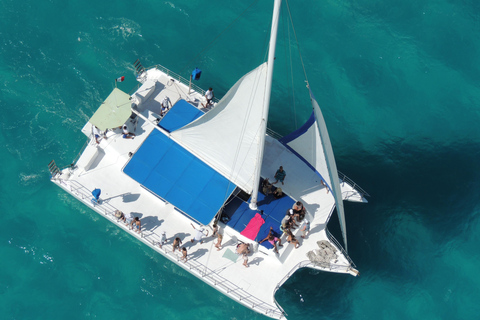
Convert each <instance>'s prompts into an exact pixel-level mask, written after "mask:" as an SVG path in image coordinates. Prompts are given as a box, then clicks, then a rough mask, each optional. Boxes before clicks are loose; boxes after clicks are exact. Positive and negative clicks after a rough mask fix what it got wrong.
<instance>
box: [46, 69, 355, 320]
mask: <svg viewBox="0 0 480 320" xmlns="http://www.w3.org/2000/svg"><path fill="white" fill-rule="evenodd" d="M152 79H154V81H158V82H159V83H158V84H156V85H154V87H153V89H152V90H151V91H150V92H149V93H147V94H145V95H149V96H148V97H146V98H145V97H144V96H145V95H144V96H142V97H140V98H139V100H142V99H143V101H140V103H139V105H138V112H139V114H140V116H139V117H137V120H133V119H131V120H129V123H127V125H128V127H129V130H130V131H132V132H133V131H134V132H135V134H136V137H135V138H134V139H124V138H122V132H121V130H120V129H116V130H112V131H109V132H108V133H107V139H102V140H101V141H100V143H99V144H98V145H97V144H96V143H95V140H94V139H93V140H91V141H90V143H89V144H88V145H87V147H86V149H85V151H84V152H83V154H82V156H81V157H80V159H79V160H78V162H77V166H76V167H75V168H70V169H65V170H64V171H63V174H62V175H60V176H57V177H55V178H54V179H53V182H55V183H56V184H58V185H59V186H61V187H62V188H63V189H64V190H66V191H67V192H68V193H70V194H72V195H73V196H75V197H76V198H77V199H79V200H80V201H82V202H83V203H84V204H86V205H87V206H89V207H91V208H92V209H94V210H96V211H97V212H98V213H99V214H101V215H102V216H104V217H105V218H107V219H108V220H110V221H111V222H112V223H115V224H116V225H117V226H118V227H119V228H121V229H123V230H125V231H126V232H128V233H130V234H131V235H132V236H134V237H136V238H138V239H139V240H140V241H142V242H144V243H145V244H147V245H149V246H150V247H151V248H153V249H154V250H156V251H157V252H159V253H160V254H162V255H163V256H165V257H166V258H168V259H170V260H171V261H173V262H175V263H177V264H178V265H179V266H181V267H182V268H184V269H186V270H187V271H189V272H191V273H192V274H193V275H195V276H196V277H198V278H200V279H201V280H203V281H205V282H206V283H208V284H210V285H211V286H212V287H214V288H216V289H217V290H219V291H221V292H222V293H224V294H225V295H227V296H229V297H230V298H232V299H234V300H236V301H237V302H239V303H241V304H243V305H245V306H246V307H248V308H251V309H253V310H255V311H257V312H260V313H263V314H265V315H267V316H269V317H273V318H282V317H283V315H282V310H281V308H279V307H277V305H276V302H275V299H274V294H275V292H276V290H277V289H278V287H279V286H280V285H281V284H283V282H284V281H286V279H288V277H289V276H290V275H291V274H292V273H293V272H294V271H295V270H297V269H298V268H299V267H304V266H308V267H314V268H317V269H320V270H324V271H332V272H342V273H352V272H351V269H350V262H349V261H348V258H347V257H346V256H344V255H343V254H342V253H341V249H340V248H338V247H337V249H338V253H337V258H336V260H335V261H330V263H328V264H327V265H318V264H313V263H312V262H310V260H309V259H308V258H307V253H308V252H309V251H311V250H314V249H318V245H317V242H318V241H321V240H327V241H329V238H328V237H327V233H326V224H327V222H328V219H329V218H330V216H331V214H332V212H333V208H334V199H333V197H332V196H331V194H329V193H327V190H326V189H325V188H324V187H323V186H322V184H321V182H320V178H319V177H318V176H317V175H316V174H313V173H312V171H311V169H310V168H308V167H307V165H305V164H304V163H303V162H302V161H301V160H300V159H298V158H297V157H296V156H295V155H294V154H293V153H291V152H290V151H289V150H287V149H286V148H285V147H284V146H283V145H281V144H280V143H279V142H278V141H277V140H275V139H273V138H271V137H269V136H267V139H266V142H265V154H264V160H263V166H262V171H261V172H262V176H263V177H268V178H270V179H271V180H272V179H273V175H274V173H275V171H276V170H277V168H278V167H279V166H283V167H284V168H285V171H286V172H287V177H286V179H285V185H283V186H282V189H283V191H284V192H285V193H287V194H288V195H289V196H290V197H291V198H292V199H294V200H300V201H302V202H303V204H304V206H305V208H306V209H307V211H308V213H309V214H308V216H307V218H308V219H309V220H310V221H311V231H310V234H309V235H308V236H307V238H306V239H302V238H301V237H300V235H301V232H300V228H297V230H295V231H296V232H295V235H296V237H297V239H298V240H299V241H300V244H301V245H300V247H299V248H298V249H295V248H294V247H293V245H291V244H288V243H286V241H284V246H283V247H280V248H279V254H278V255H277V254H275V253H274V252H273V250H271V249H267V248H265V247H263V246H258V245H257V244H256V243H255V242H254V241H251V240H249V239H247V238H245V237H243V236H242V235H240V233H239V232H238V231H236V230H234V229H233V228H230V227H229V226H226V225H224V224H221V227H222V232H223V233H224V238H223V242H222V249H221V250H220V251H217V249H216V248H215V247H214V243H215V242H216V239H214V238H213V237H211V236H209V237H207V238H205V241H204V242H203V243H202V244H201V243H198V242H195V243H191V242H190V241H189V240H190V239H191V238H192V237H193V235H194V233H195V230H194V229H193V228H192V226H191V223H192V220H191V219H189V218H188V217H187V216H185V215H184V214H181V213H179V211H178V210H177V209H176V208H175V207H174V206H173V205H172V204H171V203H169V202H167V201H165V200H164V199H161V198H160V197H158V196H156V195H155V194H153V193H152V192H150V191H149V190H148V189H146V188H144V187H143V186H142V185H141V184H140V183H139V182H137V181H135V180H134V179H132V178H131V177H129V176H128V175H127V174H125V173H124V172H123V169H124V167H125V166H126V165H127V163H128V161H129V160H130V159H131V155H132V154H135V153H136V152H137V150H138V149H139V148H140V147H141V145H142V144H143V142H144V141H145V139H146V138H147V137H148V136H149V134H150V133H151V132H152V130H157V129H158V126H157V125H156V119H157V118H158V112H159V110H160V109H159V105H160V101H162V100H163V98H164V97H165V96H168V97H169V98H170V99H171V100H172V103H175V102H176V101H178V100H179V99H184V100H186V101H190V102H191V103H192V104H193V105H194V106H196V107H199V109H203V108H202V105H201V102H202V96H201V95H200V94H198V93H192V94H189V93H188V87H187V86H185V85H184V84H182V83H179V82H177V81H172V80H171V78H170V77H168V76H166V74H164V73H163V72H160V71H159V70H153V71H152V74H150V75H149V76H148V81H152ZM148 81H147V82H145V83H144V84H143V86H142V87H141V88H140V89H139V91H141V90H144V87H145V86H146V85H147V86H148V85H151V82H148ZM142 88H143V89H142ZM156 110H158V111H156ZM203 111H208V110H206V109H204V110H203ZM82 131H83V132H84V133H86V134H87V135H89V132H90V128H89V124H88V123H87V125H86V126H85V127H84V128H83V129H82ZM163 133H165V132H163ZM163 133H162V134H163ZM165 134H168V133H165ZM299 186H302V188H301V189H300V188H298V187H299ZM95 188H100V189H101V190H102V194H101V196H100V199H101V201H100V204H94V203H92V202H91V198H92V196H91V191H93V190H94V189H95ZM342 192H345V193H346V194H350V195H351V194H352V193H354V189H352V188H351V186H350V185H349V184H347V183H344V184H342ZM360 198H361V197H360ZM117 209H118V210H121V211H122V212H124V213H125V214H128V213H131V214H132V215H133V216H137V217H139V218H140V219H141V222H142V232H141V233H137V232H135V230H131V229H130V227H129V226H126V225H125V224H124V223H123V222H121V221H118V220H117V218H115V216H114V212H115V210H117ZM214 214H215V213H213V214H212V217H213V215H214ZM197 226H198V225H195V227H197ZM207 229H209V235H211V234H212V230H211V227H210V226H207ZM163 231H165V232H166V235H167V238H168V241H167V244H166V245H164V246H163V247H162V248H160V247H159V246H158V242H160V239H161V233H162V232H163ZM175 237H180V238H181V239H182V241H183V246H185V247H186V248H187V251H188V261H187V262H182V261H180V256H181V255H180V253H179V252H175V253H173V252H172V242H173V239H174V238H175ZM282 240H285V238H284V236H283V238H282ZM238 241H244V242H249V243H253V245H254V248H256V250H255V252H253V253H252V254H250V256H249V257H248V259H249V261H248V263H249V268H246V267H245V266H243V265H242V264H243V259H242V257H241V256H238V255H236V254H235V253H234V252H235V249H236V244H237V242H238Z"/></svg>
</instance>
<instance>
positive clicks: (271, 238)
mask: <svg viewBox="0 0 480 320" xmlns="http://www.w3.org/2000/svg"><path fill="white" fill-rule="evenodd" d="M266 240H268V242H270V243H271V244H272V246H273V248H274V249H275V252H276V253H278V248H277V241H278V246H279V247H283V245H282V240H281V239H279V238H277V237H275V235H274V234H273V227H270V231H268V235H267V237H266V238H265V239H263V240H262V241H260V242H259V243H262V242H263V241H266Z"/></svg>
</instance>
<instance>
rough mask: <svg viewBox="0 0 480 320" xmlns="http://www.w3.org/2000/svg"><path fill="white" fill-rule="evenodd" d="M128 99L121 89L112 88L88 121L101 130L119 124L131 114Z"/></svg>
mask: <svg viewBox="0 0 480 320" xmlns="http://www.w3.org/2000/svg"><path fill="white" fill-rule="evenodd" d="M130 99H131V97H130V95H128V94H126V93H125V92H123V91H122V90H120V89H118V88H115V89H113V91H112V92H111V93H110V95H109V96H108V97H107V99H106V100H105V101H104V102H103V103H102V104H101V105H100V107H99V108H98V109H97V111H95V113H94V114H93V116H92V117H91V118H90V120H89V122H90V123H91V124H93V125H94V126H96V127H97V128H98V129H100V130H102V131H104V130H106V129H112V128H116V127H119V126H121V125H122V124H124V123H125V122H126V121H127V120H128V118H129V117H130V116H131V114H132V110H131V104H132V103H131V101H130Z"/></svg>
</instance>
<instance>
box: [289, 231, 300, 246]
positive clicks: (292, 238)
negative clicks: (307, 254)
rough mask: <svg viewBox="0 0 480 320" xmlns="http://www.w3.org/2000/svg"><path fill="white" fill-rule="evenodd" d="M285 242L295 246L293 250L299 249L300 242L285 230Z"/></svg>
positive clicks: (290, 232)
mask: <svg viewBox="0 0 480 320" xmlns="http://www.w3.org/2000/svg"><path fill="white" fill-rule="evenodd" d="M286 233H287V242H288V243H291V244H293V245H295V249H298V247H300V242H298V240H297V238H295V236H294V235H293V233H292V231H290V230H287V232H286Z"/></svg>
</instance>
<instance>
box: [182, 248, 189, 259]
mask: <svg viewBox="0 0 480 320" xmlns="http://www.w3.org/2000/svg"><path fill="white" fill-rule="evenodd" d="M181 260H183V261H184V262H187V260H188V258H187V248H185V247H182V258H181Z"/></svg>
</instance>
